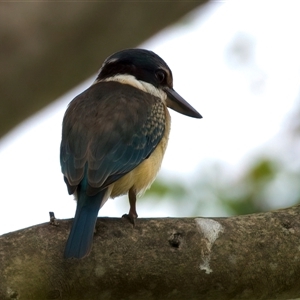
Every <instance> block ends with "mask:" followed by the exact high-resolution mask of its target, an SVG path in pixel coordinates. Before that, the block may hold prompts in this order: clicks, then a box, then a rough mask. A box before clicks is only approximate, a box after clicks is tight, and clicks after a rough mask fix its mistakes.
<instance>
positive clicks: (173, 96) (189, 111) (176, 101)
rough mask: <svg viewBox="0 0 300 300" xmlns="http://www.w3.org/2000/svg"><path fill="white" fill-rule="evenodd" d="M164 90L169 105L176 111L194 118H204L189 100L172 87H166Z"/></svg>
mask: <svg viewBox="0 0 300 300" xmlns="http://www.w3.org/2000/svg"><path fill="white" fill-rule="evenodd" d="M163 89H164V91H165V92H166V93H167V96H168V98H167V106H168V107H170V108H172V109H174V110H175V111H177V112H179V113H181V114H183V115H186V116H189V117H192V118H198V119H200V118H202V116H201V115H200V114H199V113H198V112H197V111H196V109H195V108H193V107H192V106H191V105H190V104H189V103H188V102H186V101H185V100H184V99H183V98H182V97H181V96H180V95H179V94H178V93H176V92H175V91H174V90H173V89H172V88H170V87H164V88H163Z"/></svg>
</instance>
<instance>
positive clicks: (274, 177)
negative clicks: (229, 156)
mask: <svg viewBox="0 0 300 300" xmlns="http://www.w3.org/2000/svg"><path fill="white" fill-rule="evenodd" d="M209 168H211V170H209ZM299 183H300V171H299V172H295V171H293V170H291V169H290V168H289V167H288V166H285V165H284V164H282V163H281V162H279V161H277V160H275V159H271V158H266V157H260V158H257V160H255V161H254V162H253V164H252V165H250V166H249V167H248V169H245V170H244V171H243V173H242V174H240V176H238V178H233V177H230V176H228V174H226V168H225V166H222V165H221V164H212V165H211V166H206V168H205V170H203V171H201V172H200V171H199V174H198V176H197V178H196V179H195V181H194V182H193V183H190V184H185V183H182V182H179V181H166V180H163V179H160V180H158V181H156V182H155V183H154V184H153V185H152V187H151V189H150V190H149V191H148V192H147V193H146V195H145V196H146V198H148V197H149V198H150V197H151V198H152V199H153V200H154V201H155V200H156V201H163V200H165V201H170V203H172V206H173V207H174V209H176V212H177V213H178V215H184V216H198V215H210V216H230V215H241V214H249V213H255V212H262V211H269V210H272V209H276V208H280V207H286V206H290V205H294V204H296V203H300V187H299Z"/></svg>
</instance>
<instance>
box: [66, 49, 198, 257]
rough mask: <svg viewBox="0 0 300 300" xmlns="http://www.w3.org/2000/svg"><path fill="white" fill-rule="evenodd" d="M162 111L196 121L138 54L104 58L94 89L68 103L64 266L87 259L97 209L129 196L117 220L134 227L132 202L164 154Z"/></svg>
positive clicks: (159, 70)
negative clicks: (70, 202)
mask: <svg viewBox="0 0 300 300" xmlns="http://www.w3.org/2000/svg"><path fill="white" fill-rule="evenodd" d="M168 108H171V109H173V110H175V111H177V112H179V113H181V114H183V115H186V116H189V117H193V118H202V116H201V115H200V114H199V113H198V112H197V111H196V110H195V109H194V108H193V107H192V106H191V105H190V104H189V103H188V102H187V101H185V100H184V99H183V98H182V97H181V96H180V95H179V94H178V93H177V92H176V91H175V90H174V89H173V75H172V72H171V69H170V68H169V67H168V65H167V64H166V62H165V61H164V60H163V59H162V58H161V57H159V56H158V55H157V54H155V53H154V52H152V51H150V50H146V49H139V48H133V49H125V50H121V51H119V52H116V53H114V54H112V55H111V56H109V57H108V58H107V59H106V60H105V61H104V62H103V64H102V66H101V68H100V70H99V72H98V75H97V77H96V80H95V81H94V83H93V84H92V85H91V86H90V87H89V88H87V89H86V90H85V91H83V92H82V93H81V94H79V95H78V96H76V97H75V98H74V99H73V100H72V101H71V102H70V103H69V106H68V108H67V110H66V112H65V115H64V117H63V122H62V139H61V144H60V164H61V171H62V173H63V177H64V181H65V183H66V185H67V189H68V193H69V194H70V195H72V194H74V196H75V200H77V206H76V212H75V217H74V220H73V224H72V227H71V231H70V234H69V237H68V240H67V243H66V246H65V251H64V257H65V258H66V259H68V258H78V259H79V258H84V257H86V256H88V255H89V254H90V252H91V249H92V242H93V236H94V231H95V225H96V221H97V216H98V212H99V209H100V208H101V207H102V206H103V205H104V203H105V202H106V201H107V200H108V199H109V198H115V197H117V196H120V195H124V194H128V197H129V204H130V209H129V213H128V214H125V215H124V216H123V217H126V218H128V220H129V221H130V222H131V223H132V224H135V222H136V218H137V217H138V214H137V211H136V198H137V196H139V195H141V194H143V192H144V191H145V190H146V189H148V188H149V187H150V186H151V184H152V183H153V181H154V179H155V177H156V175H157V173H158V171H159V169H160V166H161V163H162V159H163V156H164V153H165V150H166V147H167V143H168V137H169V132H170V122H171V120H170V113H169V111H168Z"/></svg>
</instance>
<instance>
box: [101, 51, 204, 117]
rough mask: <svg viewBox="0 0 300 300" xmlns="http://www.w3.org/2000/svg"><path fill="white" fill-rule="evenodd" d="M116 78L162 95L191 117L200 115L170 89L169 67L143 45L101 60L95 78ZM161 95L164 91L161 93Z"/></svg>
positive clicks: (176, 108) (174, 107)
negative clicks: (141, 47) (101, 62)
mask: <svg viewBox="0 0 300 300" xmlns="http://www.w3.org/2000/svg"><path fill="white" fill-rule="evenodd" d="M110 80H113V81H119V82H122V83H128V84H131V85H133V86H135V87H137V88H140V89H142V90H144V91H146V92H149V93H151V94H154V95H156V96H159V97H160V98H165V99H164V100H165V104H166V105H167V106H168V107H170V108H172V109H174V110H175V111H177V112H179V113H181V114H183V115H186V116H189V117H193V118H202V116H201V115H200V114H199V113H198V112H197V111H196V110H195V109H194V108H193V107H192V106H191V105H190V104H189V103H188V102H187V101H185V100H184V99H183V98H182V97H181V96H180V95H179V94H178V93H177V92H176V91H175V90H174V89H173V76H172V71H171V70H170V68H169V67H168V65H167V64H166V63H165V61H164V60H163V59H162V58H160V57H159V56H158V55H157V54H155V53H154V52H152V51H149V50H145V49H125V50H122V51H119V52H116V53H114V54H112V55H111V56H109V57H108V58H107V59H106V60H105V61H104V63H103V65H102V67H101V69H100V71H99V74H98V77H97V80H96V81H97V82H98V81H110ZM162 95H166V96H165V97H163V96H162Z"/></svg>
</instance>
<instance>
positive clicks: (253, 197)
mask: <svg viewBox="0 0 300 300" xmlns="http://www.w3.org/2000/svg"><path fill="white" fill-rule="evenodd" d="M299 6H300V4H299V2H298V1H289V2H283V1H281V2H277V1H259V2H258V1H213V2H206V1H199V2H174V3H172V5H170V3H169V2H165V3H157V2H151V3H149V2H142V1H141V2H140V3H129V2H127V3H126V2H122V3H121V2H120V3H118V2H114V3H105V2H102V3H88V2H86V3H72V4H69V3H63V4H62V3H60V4H55V3H22V2H20V3H17V4H16V3H15V4H10V3H6V4H4V3H1V4H0V8H1V9H0V22H1V24H2V25H3V24H4V25H3V26H0V38H1V48H0V70H1V72H0V78H1V79H0V81H1V82H0V105H1V106H0V134H1V136H2V138H1V139H0V182H1V197H0V234H3V233H6V232H10V231H13V230H17V229H21V228H24V227H28V226H31V225H35V224H38V223H42V222H46V221H48V219H49V217H48V212H49V211H54V213H55V216H56V217H57V218H60V219H63V218H73V216H74V213H75V207H76V203H75V201H73V197H72V196H69V195H68V193H67V188H66V186H65V184H64V182H63V177H62V174H61V171H60V165H59V146H60V138H61V123H62V118H63V115H64V112H65V110H66V108H67V105H68V103H69V102H70V101H71V100H72V99H73V98H74V97H75V96H76V95H77V94H79V93H80V92H82V91H83V90H84V89H86V88H87V87H89V86H90V85H91V83H92V82H93V80H94V79H95V76H96V73H97V70H98V69H99V68H100V67H101V64H102V62H103V60H104V59H105V58H106V57H107V56H108V55H110V54H112V53H113V52H116V51H118V50H120V49H124V48H129V47H139V48H146V49H149V50H152V51H154V52H156V53H157V54H158V55H160V56H161V57H162V58H163V59H164V60H165V61H166V62H167V64H168V65H169V66H170V68H171V69H172V71H173V77H174V88H175V90H176V91H177V92H178V93H179V94H181V96H182V97H184V98H185V99H186V100H187V101H188V102H189V103H190V104H191V105H192V106H193V107H195V108H196V109H197V110H198V111H199V112H200V113H201V114H202V115H203V119H201V120H197V119H192V118H188V117H185V116H183V115H179V114H177V113H176V112H174V111H171V117H172V128H171V135H170V141H169V146H168V149H167V151H166V154H165V159H164V161H163V164H162V169H161V171H160V173H159V176H158V178H157V180H156V181H155V183H154V184H153V185H152V187H151V189H150V190H148V191H147V192H146V194H145V195H144V196H143V197H141V198H140V199H139V200H138V203H137V211H138V214H139V217H141V218H142V217H194V216H211V217H219V216H232V215H238V214H248V213H254V212H263V211H268V210H273V209H278V208H283V207H288V206H291V205H295V204H297V203H299V202H300V142H299V141H300V121H299V120H300V102H299V98H300V90H299V84H300V56H299V53H300V43H299V42H298V37H299V34H300V19H299V16H298V13H297V12H298V11H299V8H300V7H299ZM54 100H55V101H54ZM128 209H129V204H128V199H127V197H120V198H117V199H114V200H110V201H108V202H107V203H106V204H105V206H104V207H103V208H102V209H101V210H100V212H99V216H111V217H120V216H121V215H122V214H124V213H126V212H127V211H128Z"/></svg>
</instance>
